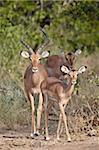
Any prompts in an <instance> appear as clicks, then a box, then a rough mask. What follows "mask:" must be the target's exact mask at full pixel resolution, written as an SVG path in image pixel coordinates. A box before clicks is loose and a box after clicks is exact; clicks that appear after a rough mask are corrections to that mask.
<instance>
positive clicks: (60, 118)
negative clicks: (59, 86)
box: [57, 105, 66, 140]
mask: <svg viewBox="0 0 99 150" xmlns="http://www.w3.org/2000/svg"><path fill="white" fill-rule="evenodd" d="M63 107H64V110H65V107H66V105H64V106H63ZM61 123H62V114H61V113H60V115H59V122H58V127H57V140H60V138H59V136H60V135H59V134H60V129H61Z"/></svg>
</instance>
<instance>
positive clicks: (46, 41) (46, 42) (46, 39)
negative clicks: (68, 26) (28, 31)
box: [37, 28, 49, 52]
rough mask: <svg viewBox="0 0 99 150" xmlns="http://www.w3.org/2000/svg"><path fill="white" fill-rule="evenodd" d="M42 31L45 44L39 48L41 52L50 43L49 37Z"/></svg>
mask: <svg viewBox="0 0 99 150" xmlns="http://www.w3.org/2000/svg"><path fill="white" fill-rule="evenodd" d="M40 31H41V32H42V33H43V34H44V37H45V42H44V43H43V44H42V45H40V46H39V48H38V49H37V51H39V52H41V50H42V49H43V48H44V47H45V46H47V44H48V43H49V38H48V36H47V34H46V33H45V31H44V29H42V28H40Z"/></svg>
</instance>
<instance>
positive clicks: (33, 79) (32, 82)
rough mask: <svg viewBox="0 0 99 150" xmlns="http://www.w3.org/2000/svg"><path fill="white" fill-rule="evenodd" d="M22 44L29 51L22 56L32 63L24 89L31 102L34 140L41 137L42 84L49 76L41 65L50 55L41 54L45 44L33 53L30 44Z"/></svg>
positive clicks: (26, 72)
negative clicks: (35, 102)
mask: <svg viewBox="0 0 99 150" xmlns="http://www.w3.org/2000/svg"><path fill="white" fill-rule="evenodd" d="M21 43H22V44H23V45H24V46H25V47H26V48H27V49H28V51H21V56H22V57H24V58H28V59H30V60H31V63H30V65H29V66H28V67H27V69H26V71H25V74H24V87H25V92H26V95H27V98H28V100H29V101H30V104H31V108H32V123H31V124H32V126H31V137H32V138H33V137H34V136H35V135H39V129H40V121H41V114H42V103H43V99H42V93H41V89H40V84H41V82H42V81H43V80H45V79H46V78H47V76H48V74H47V72H46V70H45V68H44V66H43V65H42V64H41V63H40V59H42V58H46V57H48V55H49V53H48V52H47V51H44V52H42V53H41V49H42V48H43V47H44V45H46V44H43V45H42V46H40V47H39V48H38V49H37V50H35V51H33V49H32V48H31V47H30V46H29V45H28V44H26V43H25V42H24V41H23V40H21ZM35 94H39V103H38V109H37V128H36V121H35V114H34V113H35V105H34V97H35Z"/></svg>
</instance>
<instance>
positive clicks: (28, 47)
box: [20, 39, 33, 53]
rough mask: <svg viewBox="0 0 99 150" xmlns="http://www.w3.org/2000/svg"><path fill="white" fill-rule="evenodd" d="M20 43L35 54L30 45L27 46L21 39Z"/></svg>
mask: <svg viewBox="0 0 99 150" xmlns="http://www.w3.org/2000/svg"><path fill="white" fill-rule="evenodd" d="M20 42H21V43H22V44H23V45H24V46H25V47H26V48H27V49H28V50H29V52H30V53H33V49H32V48H31V47H30V46H29V45H28V44H26V43H25V42H24V41H23V40H22V39H20Z"/></svg>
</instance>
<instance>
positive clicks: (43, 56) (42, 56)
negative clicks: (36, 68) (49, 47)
mask: <svg viewBox="0 0 99 150" xmlns="http://www.w3.org/2000/svg"><path fill="white" fill-rule="evenodd" d="M48 56H49V52H48V51H44V52H42V54H41V58H46V57H48Z"/></svg>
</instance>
